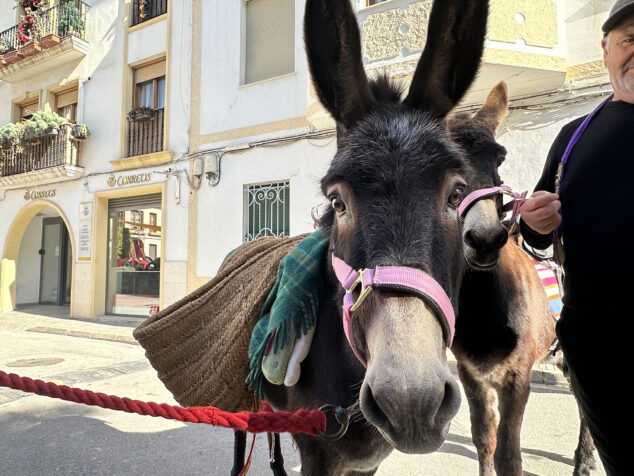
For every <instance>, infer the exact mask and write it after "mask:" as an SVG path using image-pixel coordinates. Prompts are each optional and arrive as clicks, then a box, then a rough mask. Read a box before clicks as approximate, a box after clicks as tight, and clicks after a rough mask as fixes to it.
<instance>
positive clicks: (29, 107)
mask: <svg viewBox="0 0 634 476" xmlns="http://www.w3.org/2000/svg"><path fill="white" fill-rule="evenodd" d="M39 106H40V101H39V100H38V99H36V100H35V101H32V102H29V103H26V104H22V105H20V119H22V118H23V117H25V116H29V115H31V114H33V113H34V112H35V111H37V110H38V108H39Z"/></svg>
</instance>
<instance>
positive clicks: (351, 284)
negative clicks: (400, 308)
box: [332, 254, 456, 367]
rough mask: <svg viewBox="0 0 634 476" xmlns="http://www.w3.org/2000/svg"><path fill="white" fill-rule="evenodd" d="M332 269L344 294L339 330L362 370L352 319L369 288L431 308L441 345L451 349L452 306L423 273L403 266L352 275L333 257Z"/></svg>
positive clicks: (381, 268)
mask: <svg viewBox="0 0 634 476" xmlns="http://www.w3.org/2000/svg"><path fill="white" fill-rule="evenodd" d="M332 267H333V269H334V270H335V274H336V275H337V279H338V280H339V282H340V283H341V285H342V286H343V288H344V289H345V290H346V294H345V296H344V298H343V330H344V332H345V334H346V338H347V339H348V342H349V343H350V347H352V351H353V352H354V354H355V355H356V356H357V359H359V361H360V362H361V363H362V364H363V366H364V367H367V364H366V362H365V360H364V359H363V358H362V357H361V355H359V351H358V350H357V346H356V345H355V344H354V338H353V336H352V318H353V317H354V313H355V312H356V310H357V309H358V308H359V306H360V305H361V303H362V302H363V300H364V299H365V298H366V297H367V296H368V294H369V293H370V291H372V289H373V288H380V289H388V290H395V291H407V292H410V293H413V294H415V295H417V296H419V297H420V298H422V299H424V300H425V302H426V303H428V304H431V305H432V306H433V307H434V308H435V309H434V310H435V311H436V317H438V319H439V321H440V324H441V326H442V328H443V333H444V336H445V343H446V344H447V346H448V347H450V346H451V343H452V341H453V336H454V332H455V325H456V316H455V314H454V310H453V306H452V305H451V301H450V300H449V296H447V293H445V291H444V289H443V288H442V287H441V286H440V284H438V282H436V281H435V280H434V278H432V277H431V276H430V275H428V274H427V273H425V272H423V271H421V270H420V269H415V268H407V267H405V266H377V267H376V268H374V269H361V270H359V271H356V270H355V269H354V268H352V267H351V266H349V265H348V264H347V263H346V262H345V261H343V260H342V259H340V258H337V257H336V256H335V255H334V254H333V255H332ZM359 285H361V292H360V294H359V297H358V298H357V300H356V301H355V299H354V297H353V296H352V293H353V292H354V290H355V289H357V287H358V286H359Z"/></svg>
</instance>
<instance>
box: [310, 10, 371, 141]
mask: <svg viewBox="0 0 634 476" xmlns="http://www.w3.org/2000/svg"><path fill="white" fill-rule="evenodd" d="M304 41H305V43H306V53H307V56H308V66H309V67H310V72H311V75H312V78H313V84H314V85H315V90H316V91H317V95H318V96H319V100H320V101H321V103H322V104H323V105H324V107H325V108H326V109H328V111H329V112H330V114H331V115H332V117H333V118H334V119H335V121H337V125H338V129H339V130H342V131H345V130H348V129H350V128H351V127H352V126H353V125H354V124H355V123H356V122H357V121H358V120H359V119H360V118H361V116H362V115H363V114H364V113H365V112H366V111H367V110H368V109H369V107H370V106H371V102H372V93H371V91H370V86H369V84H368V79H367V77H366V75H365V71H364V69H363V62H362V60H361V38H360V34H359V26H358V24H357V19H356V17H355V15H354V11H353V10H352V7H351V6H350V0H307V1H306V11H305V14H304Z"/></svg>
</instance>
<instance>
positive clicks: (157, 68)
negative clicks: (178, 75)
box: [134, 59, 165, 84]
mask: <svg viewBox="0 0 634 476" xmlns="http://www.w3.org/2000/svg"><path fill="white" fill-rule="evenodd" d="M161 76H165V60H164V59H163V60H161V61H157V62H156V63H151V64H148V65H145V66H140V67H138V68H136V69H135V70H134V83H135V84H138V83H142V82H143V81H149V80H150V79H154V78H159V77H161Z"/></svg>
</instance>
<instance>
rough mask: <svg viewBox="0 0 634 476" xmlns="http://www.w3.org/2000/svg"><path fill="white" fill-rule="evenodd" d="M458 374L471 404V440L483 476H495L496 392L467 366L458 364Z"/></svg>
mask: <svg viewBox="0 0 634 476" xmlns="http://www.w3.org/2000/svg"><path fill="white" fill-rule="evenodd" d="M458 374H459V376H460V381H461V382H462V386H463V387H464V391H465V394H466V395H467V402H469V415H470V417H471V438H472V440H473V444H474V445H475V447H476V449H477V450H478V462H479V463H480V475H481V476H493V475H495V471H494V468H493V455H494V453H495V444H496V432H497V424H498V422H497V415H496V414H495V411H494V403H495V398H496V396H495V391H494V390H493V389H492V388H486V387H485V386H484V385H483V383H482V382H480V381H479V380H477V379H476V378H474V377H473V376H472V375H471V373H470V372H469V371H468V370H467V368H466V367H465V366H463V365H462V364H461V363H458Z"/></svg>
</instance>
